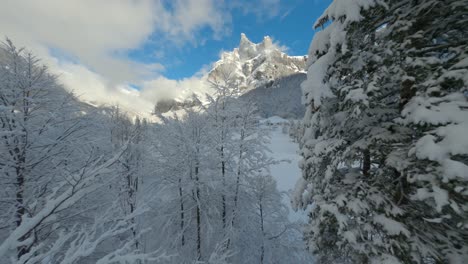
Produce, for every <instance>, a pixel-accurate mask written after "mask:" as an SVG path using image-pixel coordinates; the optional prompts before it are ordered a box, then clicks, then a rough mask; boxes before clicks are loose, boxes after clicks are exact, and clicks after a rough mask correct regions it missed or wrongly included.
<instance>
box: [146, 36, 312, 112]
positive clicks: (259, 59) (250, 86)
mask: <svg viewBox="0 0 468 264" xmlns="http://www.w3.org/2000/svg"><path fill="white" fill-rule="evenodd" d="M306 59H307V57H306V56H289V55H287V54H286V53H285V52H284V51H283V50H282V49H281V48H280V47H279V46H278V45H276V44H274V43H273V41H272V39H271V38H270V37H268V36H266V37H264V38H263V41H262V42H260V43H253V42H252V41H250V40H249V39H248V38H247V36H246V35H245V34H244V33H242V34H241V37H240V43H239V47H238V48H235V49H234V50H232V51H227V52H223V53H222V54H221V59H220V60H219V61H217V62H215V63H214V64H213V68H212V69H211V70H210V71H209V72H208V74H207V76H205V77H206V79H208V80H209V79H213V78H216V77H221V76H217V75H220V74H222V72H223V70H222V69H223V68H224V69H228V70H229V76H230V77H229V78H232V79H234V80H236V82H237V85H238V86H239V88H240V89H239V90H240V94H239V98H240V99H241V100H253V101H255V102H256V104H257V106H258V108H259V112H260V114H261V115H262V116H263V117H271V116H274V115H277V116H281V117H283V118H301V117H302V116H303V114H304V109H305V108H304V106H303V105H302V103H301V96H302V92H301V89H300V84H301V83H302V81H304V80H305V76H306V74H305V67H306ZM207 85H208V84H207ZM199 96H201V97H203V95H202V94H200V95H199ZM191 106H194V102H193V99H192V98H187V99H181V98H177V99H166V100H164V101H160V102H158V103H157V105H156V107H155V111H157V112H160V113H165V112H169V111H176V110H179V109H181V108H184V107H191Z"/></svg>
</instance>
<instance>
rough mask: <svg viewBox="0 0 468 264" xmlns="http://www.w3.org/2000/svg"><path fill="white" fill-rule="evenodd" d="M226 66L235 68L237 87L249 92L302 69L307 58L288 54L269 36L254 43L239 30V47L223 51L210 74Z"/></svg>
mask: <svg viewBox="0 0 468 264" xmlns="http://www.w3.org/2000/svg"><path fill="white" fill-rule="evenodd" d="M227 65H229V67H230V68H231V69H232V70H233V71H234V73H233V75H234V76H235V78H236V79H237V80H238V82H239V84H240V88H241V89H240V90H241V91H248V90H252V89H255V88H258V87H262V86H264V85H269V86H272V85H273V83H274V82H275V80H278V79H280V78H282V77H285V76H288V75H292V74H295V73H298V72H304V71H305V67H306V57H305V56H288V55H287V54H286V53H284V52H283V51H282V50H281V49H280V48H279V47H278V46H277V45H275V44H273V41H272V39H271V38H270V37H268V36H266V37H264V38H263V41H262V42H261V43H257V44H255V43H253V42H251V41H250V40H249V39H248V38H247V36H246V35H245V34H244V33H242V34H241V38H240V43H239V48H235V49H234V50H233V51H230V52H224V53H223V54H222V55H221V60H219V61H218V62H216V63H215V64H214V68H213V70H212V71H211V72H210V73H209V77H210V76H211V75H213V74H217V69H218V68H221V67H225V66H227Z"/></svg>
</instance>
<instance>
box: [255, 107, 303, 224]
mask: <svg viewBox="0 0 468 264" xmlns="http://www.w3.org/2000/svg"><path fill="white" fill-rule="evenodd" d="M264 122H265V124H269V125H270V126H272V130H271V134H270V137H271V138H270V144H269V146H268V147H269V148H270V150H271V152H272V153H273V157H274V158H275V159H276V160H278V161H280V162H279V163H278V164H275V165H272V166H271V167H270V170H271V175H272V176H273V178H275V180H276V183H277V187H278V190H280V191H282V192H286V193H287V194H288V195H287V196H285V197H284V203H285V204H286V205H287V206H288V208H289V219H290V220H291V221H301V222H306V220H307V212H305V211H297V212H296V211H294V210H293V209H292V207H291V202H290V201H291V200H290V197H289V196H290V195H291V192H292V190H293V189H294V186H295V184H296V182H297V181H298V180H299V179H300V178H301V177H302V172H301V169H300V168H299V165H298V164H299V160H300V158H301V157H300V156H299V154H298V150H299V146H298V145H297V143H295V142H293V140H292V139H291V137H290V136H289V135H288V133H287V132H284V131H283V127H284V126H286V127H288V126H287V124H288V122H289V121H288V120H285V119H282V118H280V117H277V116H274V117H270V118H268V119H266V120H265V121H264ZM285 124H286V125H285Z"/></svg>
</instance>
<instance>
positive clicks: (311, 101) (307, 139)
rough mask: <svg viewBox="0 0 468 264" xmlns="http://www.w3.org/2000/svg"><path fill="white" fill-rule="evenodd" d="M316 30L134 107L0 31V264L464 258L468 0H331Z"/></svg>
mask: <svg viewBox="0 0 468 264" xmlns="http://www.w3.org/2000/svg"><path fill="white" fill-rule="evenodd" d="M0 8H1V4H0ZM310 19H314V18H312V17H311V18H310ZM312 22H313V21H312ZM304 23H309V21H304ZM310 24H311V26H312V24H313V23H310ZM313 30H314V31H315V34H314V36H313V39H311V40H310V39H309V42H310V41H311V42H310V48H309V52H308V55H306V56H289V55H287V54H286V53H285V51H284V50H281V49H279V48H278V47H277V45H276V44H274V43H273V41H272V39H271V38H270V37H265V38H264V39H263V41H262V42H261V43H253V42H251V41H250V40H249V39H248V38H247V36H246V35H245V34H242V35H241V39H240V43H239V46H238V47H237V48H235V49H234V50H233V51H225V52H223V53H222V54H221V55H220V60H219V61H217V62H216V63H214V64H213V65H212V67H211V69H210V70H209V71H207V73H206V74H205V75H204V79H203V80H204V85H206V87H207V90H206V92H203V93H201V92H193V93H190V94H189V95H187V96H185V98H183V99H180V98H177V99H165V100H160V101H158V102H154V107H153V109H152V111H151V112H150V113H146V114H135V113H134V112H132V111H128V110H127V109H126V107H125V106H121V105H119V104H114V105H111V104H97V103H95V102H90V101H87V100H83V99H82V98H81V95H80V94H79V93H77V92H75V91H73V90H71V89H68V88H67V87H66V85H65V84H64V82H63V81H62V78H64V76H62V75H60V74H56V73H55V72H54V70H53V69H51V68H49V67H48V65H47V64H48V63H47V62H46V61H44V60H43V59H42V58H40V57H39V56H36V55H35V53H34V52H33V51H32V49H29V47H27V46H25V47H23V46H22V45H17V44H16V41H15V39H14V38H13V37H12V38H11V39H10V38H9V37H10V36H7V37H6V38H4V39H3V41H2V43H1V47H0V263H2V264H3V263H4V264H56V263H63V264H83V263H85V264H86V263H99V264H107V263H118V264H127V263H128V264H131V263H135V264H153V263H175V264H178V263H181V264H182V263H193V264H195V263H197V264H202V263H205V264H228V263H233V264H234V263H249V264H250V263H260V264H274V263H277V264H288V263H293V264H296V263H297V264H302V263H304V264H306V263H310V264H313V263H316V264H335V263H336V264H341V263H343V264H346V263H358V264H359V263H363V264H380V263H382V264H398V263H402V264H404V263H410V264H412V263H416V264H443V263H448V264H463V263H468V1H467V0H334V1H331V4H330V5H329V6H328V7H327V8H326V9H325V10H324V11H323V12H322V15H321V16H320V17H319V18H318V19H317V20H316V22H315V24H313ZM311 31H312V29H311ZM0 34H2V32H1V31H0ZM65 77H66V76H65ZM296 172H297V173H296ZM296 174H297V175H296ZM294 175H296V176H294Z"/></svg>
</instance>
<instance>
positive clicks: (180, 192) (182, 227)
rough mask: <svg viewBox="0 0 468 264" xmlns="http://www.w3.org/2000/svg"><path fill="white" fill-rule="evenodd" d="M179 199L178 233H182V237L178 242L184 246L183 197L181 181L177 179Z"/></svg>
mask: <svg viewBox="0 0 468 264" xmlns="http://www.w3.org/2000/svg"><path fill="white" fill-rule="evenodd" d="M179 198H180V232H182V237H181V239H180V242H181V244H182V246H184V245H185V235H184V197H183V192H182V179H180V178H179Z"/></svg>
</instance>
